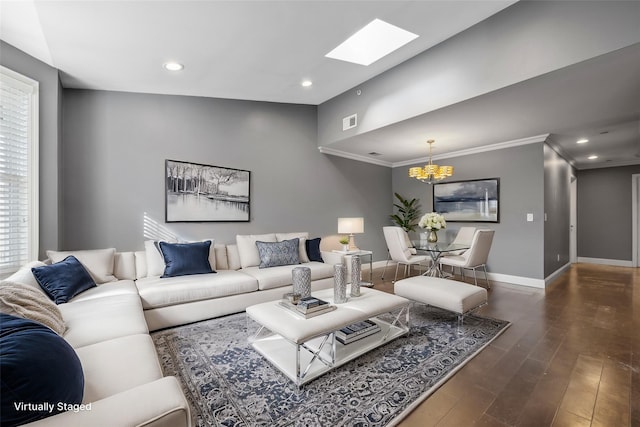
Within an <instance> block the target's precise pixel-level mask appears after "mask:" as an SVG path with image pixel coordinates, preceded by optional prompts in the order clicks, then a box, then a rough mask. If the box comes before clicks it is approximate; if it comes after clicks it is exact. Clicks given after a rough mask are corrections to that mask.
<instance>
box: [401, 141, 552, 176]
mask: <svg viewBox="0 0 640 427" xmlns="http://www.w3.org/2000/svg"><path fill="white" fill-rule="evenodd" d="M548 137H549V134H548V133H545V134H542V135H536V136H530V137H528V138H520V139H514V140H512V141H505V142H498V143H496V144H489V145H483V146H482V147H475V148H469V149H466V150H459V151H452V152H450V153H445V154H438V155H436V156H433V157H432V159H433V160H439V159H449V158H452V157H460V156H468V155H470V154H478V153H485V152H487V151H495V150H502V149H504V148H511V147H518V146H520V145H527V144H535V143H538V142H545V141H546V140H547V138H548ZM428 161H429V157H421V158H419V159H413V160H404V161H402V162H396V163H392V166H391V167H393V168H396V167H401V166H410V165H413V164H416V163H422V162H428Z"/></svg>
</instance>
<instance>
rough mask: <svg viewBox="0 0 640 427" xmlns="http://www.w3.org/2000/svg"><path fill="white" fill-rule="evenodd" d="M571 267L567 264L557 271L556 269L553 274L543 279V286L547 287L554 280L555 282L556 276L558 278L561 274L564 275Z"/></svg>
mask: <svg viewBox="0 0 640 427" xmlns="http://www.w3.org/2000/svg"><path fill="white" fill-rule="evenodd" d="M570 267H571V263H570V262H568V263H566V264H565V265H563V266H562V267H560V268H559V269H557V270H556V271H554V272H553V273H551V274H550V275H548V276H547V277H546V278H545V279H544V283H545V286H546V285H549V284H550V283H551V282H553V281H554V280H556V279H557V278H558V276H560V275H561V274H562V273H564V272H565V271H567V270H568V269H569V268H570Z"/></svg>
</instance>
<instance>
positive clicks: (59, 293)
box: [31, 255, 96, 304]
mask: <svg viewBox="0 0 640 427" xmlns="http://www.w3.org/2000/svg"><path fill="white" fill-rule="evenodd" d="M31 271H32V272H33V275H34V276H35V278H36V280H37V281H38V283H39V284H40V286H41V287H42V289H44V291H45V293H46V294H47V295H48V296H49V298H51V300H53V302H55V303H56V304H63V303H65V302H67V301H69V300H70V299H71V298H73V297H74V296H76V295H78V294H79V293H81V292H84V291H86V290H87V289H91V288H93V287H95V286H96V283H95V282H94V281H93V279H92V278H91V276H90V275H89V273H88V272H87V270H86V269H85V268H84V267H83V265H82V264H81V263H80V261H78V259H77V258H76V257H74V256H73V255H69V256H67V257H66V258H65V259H64V260H62V261H60V262H56V263H55V264H51V265H44V266H42V267H34V268H32V269H31Z"/></svg>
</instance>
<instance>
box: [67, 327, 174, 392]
mask: <svg viewBox="0 0 640 427" xmlns="http://www.w3.org/2000/svg"><path fill="white" fill-rule="evenodd" d="M76 353H77V354H78V357H79V358H80V361H81V363H82V370H83V371H84V378H85V381H84V397H83V399H82V401H83V403H89V402H95V401H97V400H100V399H104V398H105V397H109V396H112V395H114V394H116V393H120V392H122V391H125V390H128V389H130V388H133V387H137V386H139V385H142V384H146V383H149V382H152V381H155V380H157V379H159V378H162V369H161V368H160V364H159V363H158V356H157V354H156V350H155V346H154V345H153V341H152V339H151V337H150V336H149V335H147V334H138V335H128V336H126V337H121V338H115V339H112V340H107V341H102V342H99V343H96V344H91V345H88V346H84V347H81V348H79V349H77V350H76Z"/></svg>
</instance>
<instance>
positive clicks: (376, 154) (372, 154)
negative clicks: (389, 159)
mask: <svg viewBox="0 0 640 427" xmlns="http://www.w3.org/2000/svg"><path fill="white" fill-rule="evenodd" d="M369 155H370V156H382V154H380V153H376V152H375V151H372V152H370V153H369Z"/></svg>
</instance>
